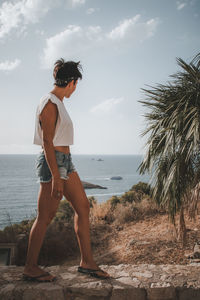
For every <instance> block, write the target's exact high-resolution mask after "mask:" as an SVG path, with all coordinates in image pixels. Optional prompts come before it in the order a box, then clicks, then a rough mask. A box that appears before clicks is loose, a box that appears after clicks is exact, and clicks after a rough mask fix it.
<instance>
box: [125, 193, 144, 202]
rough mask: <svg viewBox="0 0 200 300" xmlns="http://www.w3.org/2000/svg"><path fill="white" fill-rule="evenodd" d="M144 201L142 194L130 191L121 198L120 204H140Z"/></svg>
mask: <svg viewBox="0 0 200 300" xmlns="http://www.w3.org/2000/svg"><path fill="white" fill-rule="evenodd" d="M141 199H142V194H141V193H139V192H136V191H128V192H125V193H124V194H123V195H122V196H121V198H120V202H122V203H123V204H126V203H127V202H128V203H132V202H140V201H141Z"/></svg>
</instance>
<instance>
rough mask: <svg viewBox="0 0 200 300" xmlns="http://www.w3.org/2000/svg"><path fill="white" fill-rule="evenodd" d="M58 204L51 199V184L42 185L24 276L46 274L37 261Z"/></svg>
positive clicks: (46, 277)
mask: <svg viewBox="0 0 200 300" xmlns="http://www.w3.org/2000/svg"><path fill="white" fill-rule="evenodd" d="M58 204H59V200H56V199H52V197H51V182H50V183H41V184H40V190H39V195H38V216H37V218H36V220H35V222H34V223H33V226H32V228H31V231H30V235H29V244H28V253H27V259H26V265H25V269H24V274H27V275H30V276H38V275H41V274H43V273H45V271H44V270H42V269H40V268H39V267H38V266H37V260H38V255H39V252H40V248H41V246H42V242H43V240H44V236H45V233H46V229H47V226H48V225H49V223H50V222H51V220H52V218H53V217H54V215H55V213H56V210H57V207H58ZM52 278H53V276H51V275H50V276H45V277H42V278H41V279H40V280H47V279H52Z"/></svg>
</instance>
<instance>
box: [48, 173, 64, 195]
mask: <svg viewBox="0 0 200 300" xmlns="http://www.w3.org/2000/svg"><path fill="white" fill-rule="evenodd" d="M51 196H52V198H55V199H60V200H61V199H62V197H63V181H62V179H61V178H60V177H56V178H53V179H52V190H51Z"/></svg>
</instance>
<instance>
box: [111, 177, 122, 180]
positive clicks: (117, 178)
mask: <svg viewBox="0 0 200 300" xmlns="http://www.w3.org/2000/svg"><path fill="white" fill-rule="evenodd" d="M110 179H111V180H121V179H123V178H122V177H121V176H112V177H110Z"/></svg>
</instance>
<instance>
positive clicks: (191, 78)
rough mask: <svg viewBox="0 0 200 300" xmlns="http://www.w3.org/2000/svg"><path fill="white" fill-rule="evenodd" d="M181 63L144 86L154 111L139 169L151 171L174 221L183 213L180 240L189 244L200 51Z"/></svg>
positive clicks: (197, 172) (196, 177)
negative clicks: (159, 80) (163, 79)
mask: <svg viewBox="0 0 200 300" xmlns="http://www.w3.org/2000/svg"><path fill="white" fill-rule="evenodd" d="M177 63H178V65H179V66H180V67H181V71H179V72H177V73H175V74H173V75H171V78H172V80H171V81H169V82H167V84H165V85H163V84H158V85H157V86H156V87H152V86H149V87H150V89H142V90H143V91H144V92H145V95H146V97H147V98H146V101H139V102H141V103H143V104H144V105H145V106H147V108H148V109H149V110H150V111H149V112H148V113H146V114H145V115H144V116H145V118H146V120H147V128H146V129H145V130H144V131H143V132H142V134H141V136H144V135H146V134H149V137H148V139H147V143H146V146H147V151H146V154H145V157H144V160H143V161H142V162H141V164H140V165H139V167H138V170H139V172H140V174H144V173H145V172H149V173H151V175H152V176H151V184H152V189H151V190H152V197H153V199H154V200H155V201H156V202H157V204H159V205H160V206H163V207H165V208H166V209H167V211H168V215H169V219H170V221H171V222H172V223H173V224H174V225H175V215H176V213H177V212H180V219H179V239H181V240H182V242H183V244H184V242H185V240H186V228H185V222H184V208H185V207H186V206H187V205H189V203H190V202H191V197H192V195H193V199H194V201H193V207H196V206H195V205H194V203H196V200H197V198H198V197H197V195H198V194H199V193H198V191H199V185H200V184H199V185H198V183H200V53H199V54H197V55H196V56H195V57H194V58H193V60H192V61H191V62H190V63H189V64H188V63H186V62H185V61H184V60H182V59H181V58H177ZM194 191H195V193H194ZM192 193H193V194H192ZM194 195H196V197H194Z"/></svg>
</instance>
